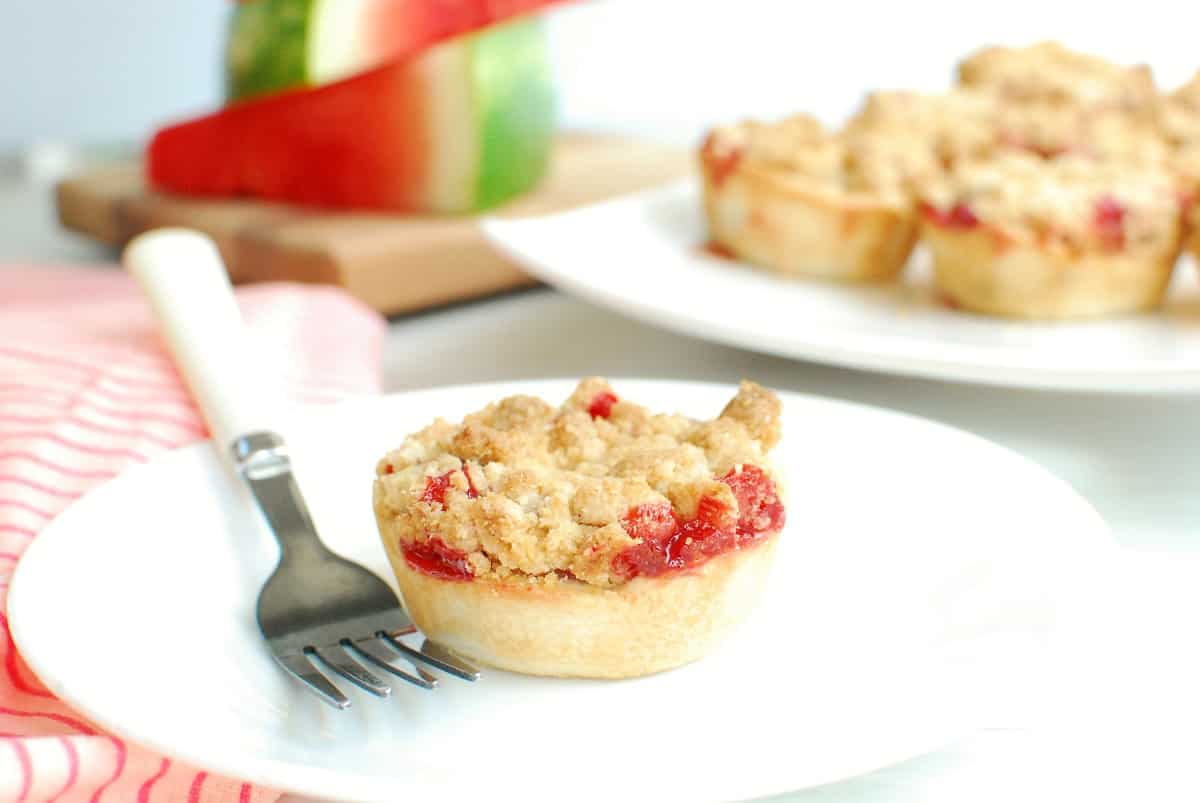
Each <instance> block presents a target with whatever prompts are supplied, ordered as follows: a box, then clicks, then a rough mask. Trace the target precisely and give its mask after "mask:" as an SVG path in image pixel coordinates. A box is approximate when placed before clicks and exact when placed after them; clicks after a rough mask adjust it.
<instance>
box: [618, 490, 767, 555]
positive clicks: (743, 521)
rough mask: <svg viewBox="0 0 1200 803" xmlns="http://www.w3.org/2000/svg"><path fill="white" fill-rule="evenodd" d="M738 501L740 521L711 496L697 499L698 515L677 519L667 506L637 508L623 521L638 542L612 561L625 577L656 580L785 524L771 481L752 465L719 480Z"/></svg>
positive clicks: (625, 527)
mask: <svg viewBox="0 0 1200 803" xmlns="http://www.w3.org/2000/svg"><path fill="white" fill-rule="evenodd" d="M720 482H723V483H725V484H726V485H728V486H729V487H730V489H731V490H732V491H733V495H734V498H736V499H737V502H738V518H737V519H736V520H734V518H733V511H732V510H730V509H729V508H728V507H727V506H725V505H724V504H722V503H721V502H720V501H718V500H717V499H716V498H715V497H712V496H705V497H703V498H701V500H700V504H699V505H698V506H697V509H696V514H695V515H694V516H692V517H691V518H690V519H681V518H680V517H679V516H678V515H676V513H675V511H674V510H673V509H672V508H671V505H670V504H669V503H667V502H660V503H657V504H646V505H638V506H636V507H634V508H632V509H631V510H630V511H629V512H628V513H626V514H625V517H624V518H623V519H622V520H621V526H622V527H624V529H625V532H626V533H628V534H629V536H630V537H631V538H636V539H639V540H640V542H641V543H638V544H636V545H634V546H631V547H629V548H628V549H626V550H625V551H623V552H621V553H620V554H618V555H617V556H616V557H615V558H613V568H614V570H615V571H616V572H617V574H619V575H621V576H622V577H625V578H633V577H637V576H639V575H646V576H648V577H655V576H657V575H660V574H663V573H664V572H668V571H672V570H677V569H685V568H688V567H691V566H697V565H699V564H701V563H703V562H704V561H706V560H708V559H709V558H711V557H713V556H715V555H720V554H722V553H724V552H728V551H730V550H732V549H736V548H738V547H741V546H745V545H747V544H750V543H752V542H754V541H755V540H757V539H758V538H760V537H761V536H763V535H766V534H768V533H773V532H778V531H779V530H780V529H781V528H782V527H783V523H784V520H785V515H784V510H783V503H782V502H781V501H780V500H779V495H778V493H777V492H776V490H775V483H774V482H772V481H771V479H770V478H769V477H768V476H767V475H766V474H765V473H764V472H763V471H762V469H760V468H758V467H756V466H744V467H743V468H742V470H741V471H740V472H739V471H736V470H734V471H730V472H729V473H728V474H726V475H725V476H723V477H721V478H720Z"/></svg>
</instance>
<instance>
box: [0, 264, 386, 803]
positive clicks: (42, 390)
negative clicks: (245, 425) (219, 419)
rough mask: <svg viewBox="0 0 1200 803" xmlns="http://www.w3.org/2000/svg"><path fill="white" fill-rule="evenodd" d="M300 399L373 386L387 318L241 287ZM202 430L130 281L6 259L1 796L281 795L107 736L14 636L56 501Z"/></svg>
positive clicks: (0, 423) (276, 288)
mask: <svg viewBox="0 0 1200 803" xmlns="http://www.w3.org/2000/svg"><path fill="white" fill-rule="evenodd" d="M238 297H239V301H240V303H241V305H242V311H243V313H244V315H245V317H246V320H247V323H248V325H249V328H250V331H251V333H252V335H253V336H254V337H256V338H259V339H261V340H262V341H263V342H264V344H265V347H266V348H270V349H272V350H273V351H274V353H276V354H277V355H278V365H279V366H280V367H281V370H282V372H283V374H282V378H283V381H284V383H285V385H286V387H287V388H288V389H289V391H290V392H291V393H292V395H293V396H294V397H295V398H296V399H298V400H303V401H311V402H325V401H335V400H337V399H339V398H342V397H344V396H346V395H349V394H362V393H370V392H377V391H378V389H379V366H380V348H381V346H382V342H383V332H384V323H383V320H382V319H381V318H380V317H379V316H378V315H376V314H375V313H374V312H372V311H371V310H369V309H367V308H366V307H364V306H363V305H361V304H359V303H358V302H356V301H354V300H353V299H351V298H350V297H348V296H347V295H345V294H344V293H342V292H341V291H338V290H334V289H332V288H318V287H312V286H296V285H260V286H255V287H249V288H245V289H242V290H239V291H238ZM203 437H205V429H204V424H203V422H202V421H201V418H200V416H199V413H198V412H197V410H196V408H195V406H194V405H193V404H192V402H191V400H190V399H189V398H188V394H187V392H186V391H185V389H184V387H183V386H182V384H181V381H180V379H179V376H178V375H177V374H176V372H175V369H174V367H173V366H172V364H171V361H170V359H169V357H168V356H167V354H166V353H165V352H164V350H163V347H162V346H161V345H160V342H159V340H158V337H157V335H156V333H155V327H154V323H153V320H152V318H151V316H150V311H149V308H148V307H147V306H146V305H145V303H144V302H143V301H142V299H141V297H140V295H139V292H138V290H137V288H136V287H135V285H134V284H133V282H132V281H131V280H130V279H129V278H128V277H127V276H125V275H124V274H123V273H121V272H119V271H116V270H108V269H46V268H39V269H36V270H34V269H23V268H11V267H3V268H0V624H2V625H3V630H4V639H3V645H0V658H2V661H3V671H2V672H0V739H3V742H4V744H0V800H3V801H30V803H32V801H39V802H40V801H59V803H69V801H91V802H93V803H94V802H95V801H100V802H101V803H105V802H107V803H116V802H117V801H137V802H138V803H147V802H149V803H172V802H176V801H177V802H178V803H183V802H184V801H187V803H196V802H197V801H203V803H224V802H225V801H238V803H247V801H253V803H265V802H266V801H272V800H275V799H276V798H277V797H278V793H276V792H274V791H271V790H269V789H260V788H257V787H253V786H251V785H250V784H244V783H241V782H239V781H235V780H231V779H228V778H221V777H217V776H213V775H209V774H208V773H205V772H202V771H200V770H198V769H196V768H194V767H189V766H186V765H183V764H180V763H179V762H176V761H172V760H171V759H168V758H164V757H163V756H159V755H155V754H153V753H150V752H147V751H145V750H142V749H141V748H138V747H136V746H134V745H130V744H125V743H123V742H121V741H120V740H118V739H115V738H113V737H111V736H107V735H105V734H104V733H103V732H102V731H100V730H99V729H98V728H96V727H95V726H93V725H92V724H90V723H89V722H87V721H86V720H85V719H84V718H83V717H81V716H79V715H78V714H76V713H74V712H73V711H72V710H71V709H70V708H68V707H67V706H66V705H64V704H62V703H61V702H59V701H58V700H56V699H55V698H54V697H53V696H51V695H50V694H49V693H48V692H47V691H46V690H45V689H44V688H43V687H42V685H41V684H40V683H38V681H37V679H36V678H35V677H34V676H33V675H32V674H31V673H30V672H29V670H28V668H27V667H26V666H25V665H24V663H23V661H22V660H21V657H20V656H19V655H18V654H17V652H16V650H15V649H14V647H13V642H12V638H11V636H10V635H9V630H8V620H7V618H5V617H4V615H3V613H2V612H3V611H4V610H5V607H6V598H7V588H8V580H9V577H10V576H11V574H12V570H13V567H14V566H15V564H16V561H17V560H18V559H19V558H20V556H21V552H22V551H23V550H24V549H25V547H26V546H27V545H28V544H29V542H30V540H31V539H33V538H36V537H37V534H38V531H39V530H41V528H42V527H43V526H45V524H46V523H47V522H48V521H49V520H50V519H51V518H52V517H53V516H54V515H55V514H57V513H58V512H59V511H61V510H62V509H63V508H64V507H66V506H67V505H69V504H70V503H71V502H72V500H74V499H76V498H78V497H79V496H80V495H81V494H83V493H85V492H86V491H87V490H88V489H89V488H92V487H93V486H95V485H97V484H98V483H101V482H103V481H105V480H106V479H108V478H110V477H112V476H114V475H116V474H117V473H119V472H120V471H121V470H122V469H124V468H126V467H128V466H131V465H133V464H134V463H138V462H141V461H144V460H147V459H149V458H151V457H153V456H154V455H157V454H161V453H162V452H165V451H167V450H168V449H172V448H175V447H178V446H182V445H184V444H188V443H192V442H193V441H196V440H199V439H201V438H203Z"/></svg>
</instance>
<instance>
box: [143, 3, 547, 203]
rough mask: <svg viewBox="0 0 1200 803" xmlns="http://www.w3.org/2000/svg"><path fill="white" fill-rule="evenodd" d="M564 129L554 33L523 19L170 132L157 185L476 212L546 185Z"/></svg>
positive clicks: (151, 172)
mask: <svg viewBox="0 0 1200 803" xmlns="http://www.w3.org/2000/svg"><path fill="white" fill-rule="evenodd" d="M554 123H555V97H554V92H553V87H552V84H551V81H550V64H549V50H548V46H547V43H546V37H545V32H544V31H543V29H542V26H541V23H540V21H539V20H538V19H536V18H524V19H518V20H515V21H513V22H509V23H506V24H504V25H499V26H493V27H490V28H488V29H486V30H483V31H480V32H478V33H475V34H470V35H468V36H464V37H460V38H458V39H454V40H451V41H449V42H446V43H444V44H441V45H438V46H436V47H434V48H432V49H430V50H428V51H426V52H425V53H424V54H423V55H421V56H418V57H416V58H413V59H410V60H408V61H404V62H397V63H395V64H389V65H387V66H384V67H380V68H377V69H375V70H372V71H370V72H366V73H363V74H361V75H356V76H354V77H353V78H348V79H346V80H343V81H339V82H336V83H333V84H328V85H326V86H323V87H318V88H316V89H305V90H294V91H290V92H284V93H281V94H277V95H268V96H266V97H263V98H259V99H256V100H250V101H246V102H243V103H235V104H233V105H231V106H227V107H226V108H224V109H222V110H221V111H218V112H217V113H215V114H212V115H209V116H207V117H201V118H199V119H196V120H191V121H188V122H184V123H180V124H178V125H174V126H170V127H168V128H165V129H163V130H161V131H159V132H158V133H157V134H156V135H155V136H154V138H153V140H151V142H150V146H149V149H148V152H147V175H148V178H149V181H150V183H151V185H152V186H154V187H156V188H158V189H161V190H165V191H168V192H176V193H181V194H187V195H201V196H223V197H228V196H253V197H259V198H269V199H275V200H281V201H291V202H295V203H303V204H312V205H318V206H327V207H352V208H368V209H389V210H396V211H402V212H436V213H461V212H470V211H477V210H480V209H486V208H488V207H491V206H494V205H496V204H498V203H501V202H502V201H505V200H507V199H509V198H511V197H513V196H515V195H517V194H518V193H521V192H523V191H524V190H526V189H529V188H530V187H532V186H533V185H534V184H535V183H536V182H537V181H538V179H539V178H540V177H541V176H542V174H543V172H544V171H545V168H546V165H547V162H548V158H549V153H550V146H551V142H552V139H553V134H554V127H555V125H554Z"/></svg>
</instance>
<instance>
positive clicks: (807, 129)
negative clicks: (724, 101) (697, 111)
mask: <svg viewBox="0 0 1200 803" xmlns="http://www.w3.org/2000/svg"><path fill="white" fill-rule="evenodd" d="M703 151H704V154H705V157H706V160H707V162H708V164H709V165H710V166H711V167H710V169H712V170H713V178H714V181H716V183H718V184H720V183H721V181H722V180H723V179H724V178H725V177H727V176H728V175H731V174H732V172H733V170H734V169H736V168H746V169H751V170H752V169H761V170H764V171H768V172H769V173H770V174H771V175H772V176H773V178H775V179H776V180H778V181H783V182H790V183H792V184H794V185H795V186H797V187H798V188H803V189H807V190H810V191H817V192H822V193H829V194H835V195H839V196H844V197H845V198H846V199H847V200H851V201H861V202H866V203H883V204H887V205H893V206H905V205H908V204H909V203H910V200H911V194H910V191H909V190H910V187H911V185H912V184H913V182H914V181H916V180H917V179H918V178H922V177H924V176H926V175H928V174H930V173H932V172H933V171H936V170H937V169H938V165H937V163H936V160H935V159H934V158H933V155H932V154H931V152H930V151H929V149H928V147H926V146H925V144H924V143H923V142H921V141H920V140H919V139H917V138H916V137H909V138H903V137H897V136H895V135H889V136H881V135H880V132H877V131H874V130H869V129H866V128H863V129H861V130H847V131H843V132H837V133H835V132H831V131H829V130H827V129H826V128H825V127H824V126H822V125H821V123H820V122H818V121H817V120H816V119H815V118H813V117H810V116H809V115H804V114H800V115H795V116H793V117H789V118H787V119H785V120H781V121H779V122H774V123H764V122H758V121H747V122H743V123H740V124H738V125H732V126H722V127H719V128H716V129H714V130H713V131H712V132H711V133H710V134H709V136H708V139H707V140H706V141H705V144H704V147H703Z"/></svg>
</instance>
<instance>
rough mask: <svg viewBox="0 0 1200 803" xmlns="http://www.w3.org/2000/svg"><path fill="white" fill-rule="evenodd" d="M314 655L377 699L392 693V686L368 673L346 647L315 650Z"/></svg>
mask: <svg viewBox="0 0 1200 803" xmlns="http://www.w3.org/2000/svg"><path fill="white" fill-rule="evenodd" d="M312 654H313V655H316V656H317V658H319V659H321V663H323V664H325V665H326V666H327V667H329V668H330V669H332V670H333V671H334V672H337V673H338V674H339V675H341V676H342V677H344V678H345V679H346V680H348V681H350V682H351V683H353V684H354V685H355V686H358V687H359V688H360V689H362V690H363V691H366V692H370V693H371V694H374V695H375V696H376V697H387V696H388V695H389V694H391V693H392V687H391V686H389V685H387V684H386V683H384V682H383V681H382V680H381V679H380V678H378V677H376V676H375V675H374V674H372V673H371V672H370V671H368V670H367V668H366V667H364V666H363V665H362V664H360V663H359V662H358V661H355V660H354V659H353V658H352V657H351V656H350V655H349V653H348V651H347V650H346V648H345V647H341V646H336V647H321V648H320V649H314V650H313V651H312Z"/></svg>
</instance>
